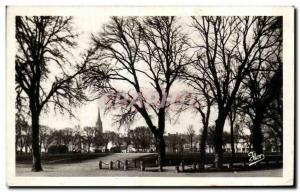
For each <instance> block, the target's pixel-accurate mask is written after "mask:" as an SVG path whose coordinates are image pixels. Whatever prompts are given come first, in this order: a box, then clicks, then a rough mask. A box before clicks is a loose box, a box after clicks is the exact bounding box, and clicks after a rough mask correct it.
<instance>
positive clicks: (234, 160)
mask: <svg viewBox="0 0 300 192" xmlns="http://www.w3.org/2000/svg"><path fill="white" fill-rule="evenodd" d="M6 12H7V13H6V14H7V15H6V16H7V18H6V20H7V24H6V26H7V29H6V31H7V37H6V38H7V42H6V48H7V51H6V55H7V62H6V119H7V125H6V131H7V136H6V139H7V141H6V145H7V153H8V154H9V155H8V156H7V183H8V185H9V186H150V187H151V186H293V185H294V166H295V165H294V155H295V154H294V147H295V146H294V139H295V138H294V8H293V7H251V8H250V7H200V6H199V7H101V6H99V7H97V6H94V7H93V6H91V7H84V6H82V7H80V6H78V7H39V6H34V7H30V6H27V7H22V6H18V7H14V6H8V7H7V10H6Z"/></svg>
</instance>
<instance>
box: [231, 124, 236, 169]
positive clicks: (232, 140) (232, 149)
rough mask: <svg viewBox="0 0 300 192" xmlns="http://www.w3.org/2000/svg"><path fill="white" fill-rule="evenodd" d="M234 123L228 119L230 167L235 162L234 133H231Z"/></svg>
mask: <svg viewBox="0 0 300 192" xmlns="http://www.w3.org/2000/svg"><path fill="white" fill-rule="evenodd" d="M233 126H234V122H233V120H232V119H230V145H231V161H230V167H233V163H234V162H235V148H234V133H233Z"/></svg>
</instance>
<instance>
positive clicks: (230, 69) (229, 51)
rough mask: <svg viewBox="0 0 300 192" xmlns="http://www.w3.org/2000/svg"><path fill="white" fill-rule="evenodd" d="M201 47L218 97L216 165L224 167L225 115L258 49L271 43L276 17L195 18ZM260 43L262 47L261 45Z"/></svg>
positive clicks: (201, 55) (214, 92)
mask: <svg viewBox="0 0 300 192" xmlns="http://www.w3.org/2000/svg"><path fill="white" fill-rule="evenodd" d="M193 20H194V28H195V29H196V30H197V32H198V33H199V36H200V39H201V42H202V43H201V46H200V47H199V48H198V50H199V51H198V58H199V59H200V58H201V59H202V60H204V61H206V62H205V63H206V66H205V68H208V70H207V71H206V73H207V78H208V80H209V83H210V84H211V87H213V89H212V91H213V95H214V98H215V99H216V103H217V109H218V115H217V119H216V121H215V129H216V131H215V139H214V140H215V141H214V142H215V150H216V152H215V165H216V167H221V166H222V159H223V151H222V143H223V141H222V135H223V128H224V124H225V121H226V118H227V116H228V114H229V111H230V110H231V106H232V104H233V101H234V100H235V98H236V94H237V92H238V90H239V88H240V85H241V82H242V80H243V79H244V78H245V75H246V73H247V72H248V71H249V69H250V67H251V66H252V65H253V63H254V62H255V60H256V59H257V56H258V53H259V51H261V50H262V49H265V48H267V47H268V46H272V44H274V41H272V40H265V37H266V35H267V34H268V33H269V29H270V27H271V26H272V25H273V24H274V21H275V20H276V18H275V17H206V16H205V17H201V18H195V17H194V18H193ZM259 44H261V46H258V45H259Z"/></svg>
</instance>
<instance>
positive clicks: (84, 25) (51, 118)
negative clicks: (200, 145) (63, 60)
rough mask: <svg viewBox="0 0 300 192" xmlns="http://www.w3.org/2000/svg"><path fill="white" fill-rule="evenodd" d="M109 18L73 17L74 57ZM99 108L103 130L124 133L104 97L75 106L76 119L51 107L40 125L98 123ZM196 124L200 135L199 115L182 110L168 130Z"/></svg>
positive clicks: (58, 126)
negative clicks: (114, 120)
mask: <svg viewBox="0 0 300 192" xmlns="http://www.w3.org/2000/svg"><path fill="white" fill-rule="evenodd" d="M108 21H109V17H103V16H99V17H87V16H80V17H78V16H77V17H74V19H73V24H74V30H76V32H77V33H78V34H79V37H78V41H77V42H78V48H77V50H75V51H74V55H75V58H76V57H77V56H79V55H80V53H82V51H84V50H85V49H87V48H88V47H89V43H90V37H91V34H97V33H98V32H99V31H100V30H101V29H102V26H103V24H105V23H107V22H108ZM175 89H178V90H175V92H176V91H180V89H184V88H183V87H180V86H179V87H177V88H175ZM98 109H99V110H100V115H101V119H102V123H103V130H104V131H108V130H110V131H117V132H125V130H126V128H125V126H123V127H121V128H120V129H119V128H118V126H117V125H114V124H113V121H112V116H111V114H109V113H108V114H104V109H105V104H104V99H100V100H96V101H93V102H87V103H85V104H84V105H81V106H80V107H79V108H77V109H74V111H73V112H74V114H75V115H76V117H77V119H75V118H71V117H70V116H69V115H67V114H60V113H59V112H55V111H53V110H52V109H50V111H49V112H48V113H47V114H45V113H43V114H41V119H40V121H41V124H42V125H47V126H49V127H51V128H55V129H62V128H66V127H74V126H75V125H80V126H81V128H83V127H84V126H95V124H96V120H97V114H98ZM211 113H212V114H211V123H212V124H213V122H214V121H215V118H216V110H212V112H211ZM190 125H193V126H194V129H195V131H196V133H197V134H199V133H200V129H201V128H202V123H201V118H200V114H198V113H195V112H193V111H191V110H189V111H185V112H182V113H181V115H180V116H179V118H178V120H177V121H176V123H174V122H173V123H172V122H170V121H168V120H167V121H166V129H165V132H166V133H176V132H178V133H185V132H186V131H187V128H188V126H190ZM136 126H146V123H145V121H144V120H143V119H142V118H139V119H138V120H136V121H135V123H133V124H132V125H130V128H131V129H132V128H134V127H136ZM225 130H227V131H228V130H229V129H228V124H227V123H226V124H225Z"/></svg>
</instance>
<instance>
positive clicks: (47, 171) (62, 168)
mask: <svg viewBox="0 0 300 192" xmlns="http://www.w3.org/2000/svg"><path fill="white" fill-rule="evenodd" d="M150 155H151V154H150ZM144 156H149V153H146V154H144V153H115V154H110V155H107V156H102V157H97V158H93V159H89V160H83V161H80V162H74V163H65V162H63V163H54V164H51V163H50V164H44V165H43V169H44V171H42V172H31V165H30V164H28V163H26V164H25V163H17V164H16V176H37V177H41V176H45V177H73V176H74V177H89V176H90V177H97V176H99V177H103V176H108V177H109V176H124V177H130V176H135V177H140V176H142V177H153V176H160V177H176V176H179V177H281V176H282V169H281V168H278V169H266V170H251V171H226V172H193V173H191V172H181V173H176V172H175V168H174V166H166V167H164V172H158V171H157V168H155V167H154V168H153V167H152V168H146V171H140V170H138V169H129V170H127V171H124V170H109V169H108V167H107V166H106V165H104V166H103V169H101V170H100V169H99V161H100V160H101V161H102V162H107V163H108V162H110V161H117V160H121V161H124V160H125V159H127V160H131V159H136V158H141V157H144Z"/></svg>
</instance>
